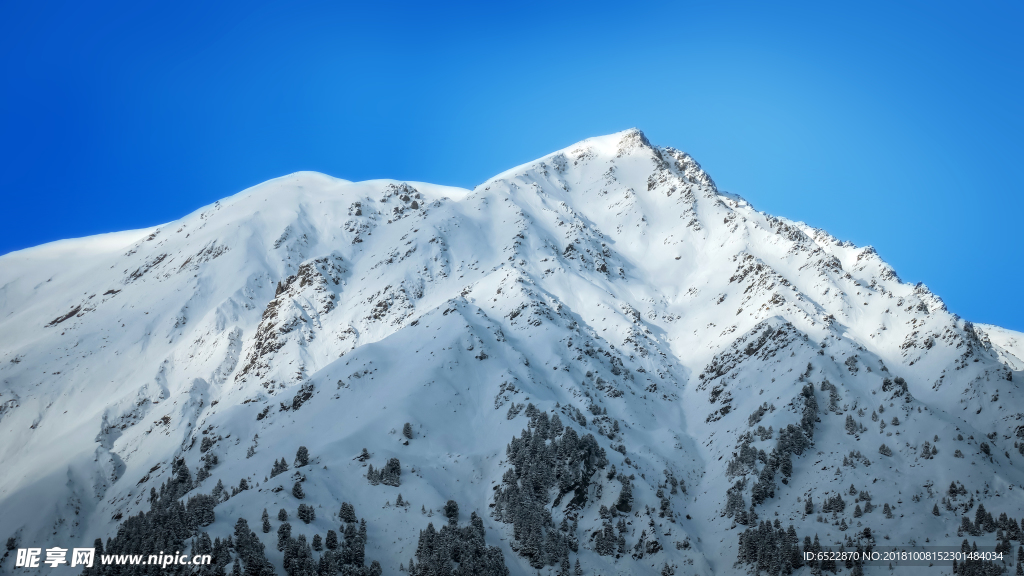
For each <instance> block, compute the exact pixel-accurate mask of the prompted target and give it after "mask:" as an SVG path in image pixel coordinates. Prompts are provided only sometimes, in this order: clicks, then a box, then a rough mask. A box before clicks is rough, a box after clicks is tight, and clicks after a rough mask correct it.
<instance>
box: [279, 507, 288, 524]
mask: <svg viewBox="0 0 1024 576" xmlns="http://www.w3.org/2000/svg"><path fill="white" fill-rule="evenodd" d="M277 519H278V520H280V521H281V522H287V521H288V512H287V511H285V509H284V508H281V509H280V510H279V511H278V512H277Z"/></svg>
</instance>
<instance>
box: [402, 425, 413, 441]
mask: <svg viewBox="0 0 1024 576" xmlns="http://www.w3.org/2000/svg"><path fill="white" fill-rule="evenodd" d="M402 436H405V437H406V438H408V439H409V440H412V424H410V423H408V422H406V423H405V425H404V426H402Z"/></svg>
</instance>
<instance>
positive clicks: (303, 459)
mask: <svg viewBox="0 0 1024 576" xmlns="http://www.w3.org/2000/svg"><path fill="white" fill-rule="evenodd" d="M306 464H309V450H307V449H306V447H305V446H299V450H298V451H297V452H296V453H295V467H296V468H301V467H303V466H305V465H306Z"/></svg>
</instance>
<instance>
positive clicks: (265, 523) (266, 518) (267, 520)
mask: <svg viewBox="0 0 1024 576" xmlns="http://www.w3.org/2000/svg"><path fill="white" fill-rule="evenodd" d="M269 532H270V515H269V514H267V509H266V508H264V509H263V533H264V534H267V533H269Z"/></svg>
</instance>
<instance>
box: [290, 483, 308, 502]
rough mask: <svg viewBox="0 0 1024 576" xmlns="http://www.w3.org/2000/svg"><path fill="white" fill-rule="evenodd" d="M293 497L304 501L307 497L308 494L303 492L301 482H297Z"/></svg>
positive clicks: (293, 487) (293, 489)
mask: <svg viewBox="0 0 1024 576" xmlns="http://www.w3.org/2000/svg"><path fill="white" fill-rule="evenodd" d="M292 496H295V497H296V498H298V499H299V500H302V499H303V498H305V497H306V493H305V492H303V491H302V483H301V482H296V483H295V485H294V486H292Z"/></svg>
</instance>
